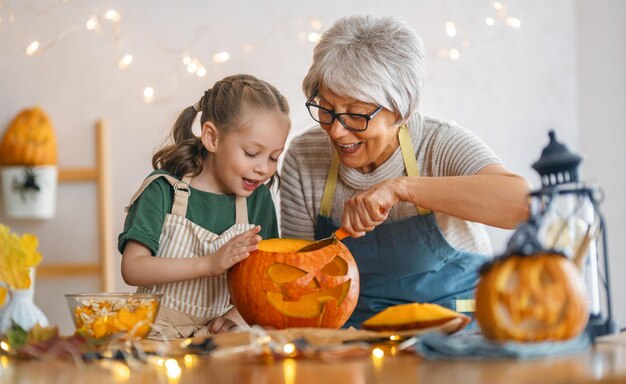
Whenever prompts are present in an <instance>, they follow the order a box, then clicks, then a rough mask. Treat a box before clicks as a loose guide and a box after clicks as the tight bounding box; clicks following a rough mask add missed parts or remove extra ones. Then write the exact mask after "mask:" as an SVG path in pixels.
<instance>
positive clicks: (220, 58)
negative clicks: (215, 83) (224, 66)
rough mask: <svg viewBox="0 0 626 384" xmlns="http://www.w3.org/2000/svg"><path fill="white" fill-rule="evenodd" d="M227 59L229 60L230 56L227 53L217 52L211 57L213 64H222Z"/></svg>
mask: <svg viewBox="0 0 626 384" xmlns="http://www.w3.org/2000/svg"><path fill="white" fill-rule="evenodd" d="M228 59H230V54H229V53H228V52H218V53H216V54H215V55H213V62H214V63H223V62H225V61H228Z"/></svg>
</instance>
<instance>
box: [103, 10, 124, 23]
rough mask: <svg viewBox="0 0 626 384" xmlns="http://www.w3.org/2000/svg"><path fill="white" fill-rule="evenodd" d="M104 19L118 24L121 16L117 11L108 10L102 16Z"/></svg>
mask: <svg viewBox="0 0 626 384" xmlns="http://www.w3.org/2000/svg"><path fill="white" fill-rule="evenodd" d="M104 18H105V19H107V20H111V21H113V22H118V21H120V18H121V15H120V13H119V12H118V11H116V10H114V9H109V10H108V11H107V12H106V13H105V14H104Z"/></svg>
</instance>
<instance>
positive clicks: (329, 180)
mask: <svg viewBox="0 0 626 384" xmlns="http://www.w3.org/2000/svg"><path fill="white" fill-rule="evenodd" d="M338 174H339V156H337V152H335V151H334V150H333V159H332V161H331V163H330V168H329V169H328V175H327V176H326V184H325V185H324V193H323V194H322V205H321V206H320V215H322V216H323V217H330V210H331V208H332V206H333V198H334V197H335V186H336V185H337V175H338Z"/></svg>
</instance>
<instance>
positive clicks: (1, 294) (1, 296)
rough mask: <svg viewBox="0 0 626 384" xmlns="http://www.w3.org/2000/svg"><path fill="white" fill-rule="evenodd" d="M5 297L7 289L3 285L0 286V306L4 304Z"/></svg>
mask: <svg viewBox="0 0 626 384" xmlns="http://www.w3.org/2000/svg"><path fill="white" fill-rule="evenodd" d="M6 299H7V289H6V288H5V287H0V307H2V306H3V305H4V302H5V301H6Z"/></svg>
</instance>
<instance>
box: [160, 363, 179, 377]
mask: <svg viewBox="0 0 626 384" xmlns="http://www.w3.org/2000/svg"><path fill="white" fill-rule="evenodd" d="M164 365H165V373H166V374H167V377H168V378H170V379H178V378H179V377H180V374H181V372H182V369H181V368H180V366H179V365H178V361H176V360H175V359H167V360H165V364H164Z"/></svg>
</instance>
